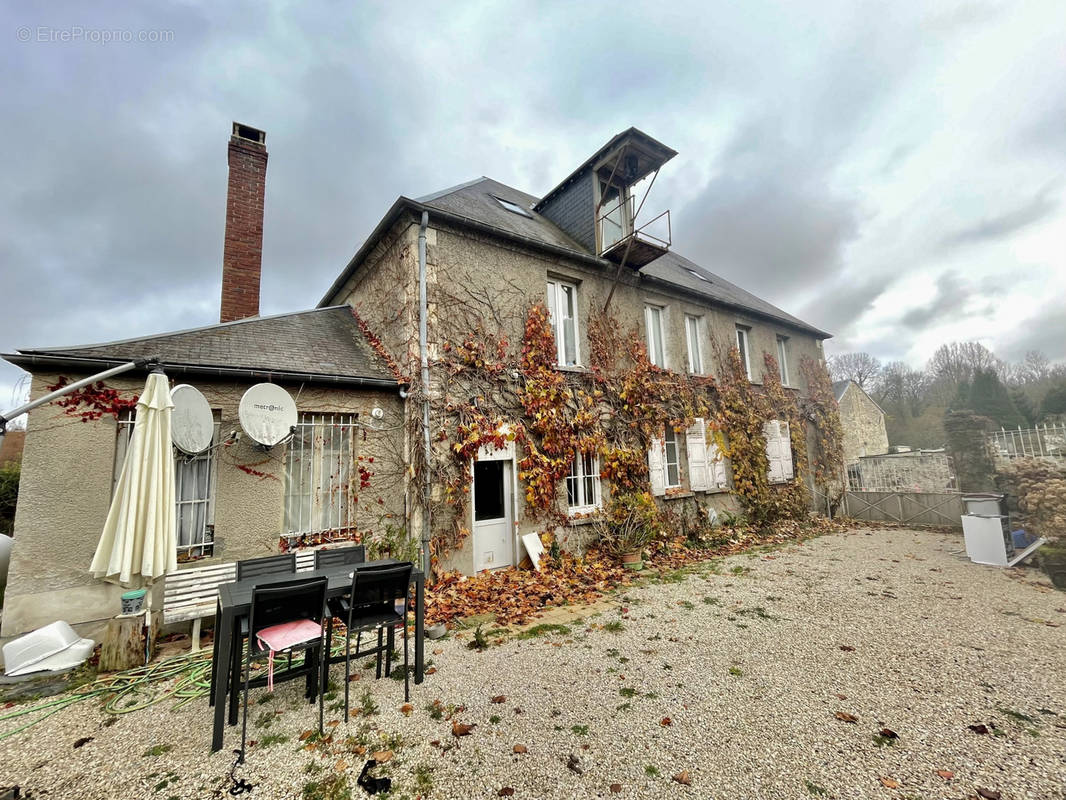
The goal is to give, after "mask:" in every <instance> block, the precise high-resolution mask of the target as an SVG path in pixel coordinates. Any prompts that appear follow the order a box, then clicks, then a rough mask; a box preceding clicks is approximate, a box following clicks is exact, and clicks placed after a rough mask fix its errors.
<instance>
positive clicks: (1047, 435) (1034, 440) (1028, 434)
mask: <svg viewBox="0 0 1066 800" xmlns="http://www.w3.org/2000/svg"><path fill="white" fill-rule="evenodd" d="M988 440H989V444H990V445H991V446H992V452H993V453H994V454H995V456H996V457H997V458H1003V459H1012V458H1056V459H1066V424H1062V423H1059V424H1057V425H1046V424H1045V425H1038V426H1037V427H1035V428H1017V429H1015V430H1012V431H1008V430H1007V429H1006V428H1001V429H1000V430H998V431H995V432H994V433H990V434H989V436H988Z"/></svg>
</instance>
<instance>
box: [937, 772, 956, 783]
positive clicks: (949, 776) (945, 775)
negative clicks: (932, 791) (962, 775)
mask: <svg viewBox="0 0 1066 800" xmlns="http://www.w3.org/2000/svg"><path fill="white" fill-rule="evenodd" d="M936 774H937V775H939V776H940V777H941V778H943V779H944V780H946V781H950V780H951V779H952V778H954V777H955V773H954V772H952V771H951V770H950V769H938V770H937V771H936Z"/></svg>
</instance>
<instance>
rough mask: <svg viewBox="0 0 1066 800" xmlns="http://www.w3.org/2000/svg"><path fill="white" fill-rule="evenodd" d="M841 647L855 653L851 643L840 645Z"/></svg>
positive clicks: (845, 650) (847, 651)
mask: <svg viewBox="0 0 1066 800" xmlns="http://www.w3.org/2000/svg"><path fill="white" fill-rule="evenodd" d="M840 649H841V650H843V651H844V652H845V653H854V652H855V648H854V647H852V646H851V645H850V644H842V645H840Z"/></svg>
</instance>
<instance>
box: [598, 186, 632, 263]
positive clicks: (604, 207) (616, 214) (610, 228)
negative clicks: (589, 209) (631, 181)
mask: <svg viewBox="0 0 1066 800" xmlns="http://www.w3.org/2000/svg"><path fill="white" fill-rule="evenodd" d="M627 201H628V198H627V197H626V190H625V188H624V187H618V186H610V185H608V184H606V183H604V182H603V181H600V250H601V251H605V250H609V249H610V248H611V246H612V245H614V244H616V243H618V242H620V241H622V239H624V238H625V237H626V236H628V235H629V232H630V228H631V227H632V225H631V222H632V215H631V214H630V213H629V209H628V207H627V206H628V205H629V203H628V202H627Z"/></svg>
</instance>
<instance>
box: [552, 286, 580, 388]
mask: <svg viewBox="0 0 1066 800" xmlns="http://www.w3.org/2000/svg"><path fill="white" fill-rule="evenodd" d="M548 315H549V317H550V318H551V325H552V332H553V333H554V334H555V348H556V363H557V364H558V365H559V366H561V367H573V366H577V364H578V363H579V360H578V348H577V331H578V326H577V287H576V286H574V285H573V284H572V283H563V282H562V281H548Z"/></svg>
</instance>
